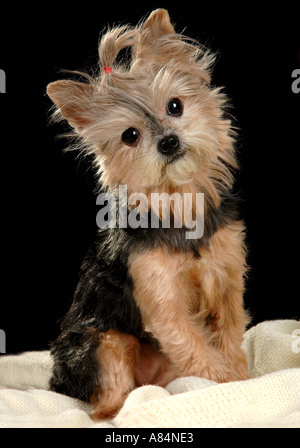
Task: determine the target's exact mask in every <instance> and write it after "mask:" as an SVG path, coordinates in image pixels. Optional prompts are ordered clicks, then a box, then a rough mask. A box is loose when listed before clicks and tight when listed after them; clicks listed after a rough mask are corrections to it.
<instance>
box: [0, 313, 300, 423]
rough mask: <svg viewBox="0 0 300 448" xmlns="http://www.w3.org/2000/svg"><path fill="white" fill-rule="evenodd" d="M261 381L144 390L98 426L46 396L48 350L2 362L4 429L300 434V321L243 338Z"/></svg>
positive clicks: (183, 383)
mask: <svg viewBox="0 0 300 448" xmlns="http://www.w3.org/2000/svg"><path fill="white" fill-rule="evenodd" d="M244 349H245V351H246V352H247V354H248V358H249V365H250V369H251V371H252V374H253V375H254V376H255V378H253V379H251V380H248V381H241V382H232V383H226V384H216V383H214V382H213V381H208V380H204V379H201V378H196V377H187V378H180V379H178V380H175V381H172V382H171V383H170V384H169V385H168V386H167V387H166V388H165V389H163V388H161V387H158V386H143V387H141V388H139V389H136V390H134V391H133V392H132V393H131V394H130V395H129V396H128V398H127V400H126V402H125V404H124V406H123V408H122V409H121V411H120V412H119V414H118V415H117V417H116V418H115V419H113V420H110V421H102V422H98V423H95V422H93V421H92V420H91V419H90V417H89V412H90V406H89V405H88V404H86V403H83V402H81V401H78V400H75V399H72V398H70V397H66V396H63V395H59V394H56V393H54V392H50V391H48V390H47V389H48V381H49V377H50V373H51V365H52V362H51V358H50V355H49V352H48V351H44V352H26V353H23V354H21V355H15V356H12V355H10V356H1V357H0V427H34V428H37V427H52V428H53V427H72V428H79V427H81V428H82V427H86V428H88V427H100V428H199V427H206V428H208V427H209V428H211V427H234V428H240V427H252V428H253V427H288V428H291V427H292V428H300V322H299V321H295V320H277V321H267V322H263V323H261V324H258V325H257V326H255V327H253V328H251V329H250V330H248V331H247V332H246V333H245V338H244Z"/></svg>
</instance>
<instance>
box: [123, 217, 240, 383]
mask: <svg viewBox="0 0 300 448" xmlns="http://www.w3.org/2000/svg"><path fill="white" fill-rule="evenodd" d="M242 230H243V227H242V224H241V223H236V224H235V225H234V226H232V227H231V228H230V227H228V228H225V229H222V230H219V231H218V232H217V233H216V234H215V235H214V236H213V237H212V239H211V243H210V246H209V248H208V249H203V250H202V251H201V256H202V257H201V258H200V259H195V258H194V257H193V254H189V255H186V254H182V253H176V252H170V250H167V249H164V248H159V249H155V250H152V251H148V252H143V253H135V254H132V255H131V257H130V260H129V266H130V273H131V275H132V278H133V281H134V297H135V300H136V302H137V304H138V305H139V307H140V309H141V313H142V317H143V320H144V325H145V329H146V330H147V331H149V332H150V333H152V334H153V335H154V337H155V338H157V339H158V340H159V341H160V343H161V345H162V350H163V351H164V353H166V354H167V355H168V357H169V358H170V360H171V362H173V365H174V369H175V371H176V373H177V374H178V375H179V376H184V375H197V376H203V377H206V378H208V379H214V380H216V381H229V380H234V379H235V380H236V379H245V378H248V377H249V374H248V371H247V363H246V357H245V354H244V352H243V351H242V350H241V348H240V346H241V342H242V335H243V332H244V330H245V326H246V323H247V317H246V314H245V312H244V310H243V275H244V272H245V258H244V256H245V254H244V251H243V249H242V247H243V245H242V238H243V235H242ZM208 319H209V321H210V325H209V326H208V325H206V324H207V322H208Z"/></svg>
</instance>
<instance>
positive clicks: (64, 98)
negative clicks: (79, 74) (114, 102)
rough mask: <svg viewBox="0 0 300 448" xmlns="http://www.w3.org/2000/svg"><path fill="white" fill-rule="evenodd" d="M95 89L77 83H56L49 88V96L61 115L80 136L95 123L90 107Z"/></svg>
mask: <svg viewBox="0 0 300 448" xmlns="http://www.w3.org/2000/svg"><path fill="white" fill-rule="evenodd" d="M93 93H94V88H93V86H91V85H90V84H85V83H82V82H76V81H70V80H65V81H56V82H52V83H50V84H49V85H48V87H47V94H48V96H49V97H50V98H51V100H52V101H53V103H54V104H55V105H56V106H57V107H58V109H59V113H60V115H61V116H62V117H63V118H65V119H66V120H67V121H68V123H69V124H70V125H71V126H72V127H73V128H74V129H75V130H76V131H77V132H78V133H79V134H80V132H81V131H82V130H83V129H84V128H85V126H87V125H88V124H90V123H91V122H92V121H93V116H92V109H91V107H90V104H91V101H92V97H93Z"/></svg>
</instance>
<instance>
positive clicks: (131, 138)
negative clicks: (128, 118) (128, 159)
mask: <svg viewBox="0 0 300 448" xmlns="http://www.w3.org/2000/svg"><path fill="white" fill-rule="evenodd" d="M139 139H140V133H139V131H138V130H137V129H135V128H128V129H126V131H124V132H123V134H122V142H123V143H125V145H129V146H135V145H137V143H138V141H139Z"/></svg>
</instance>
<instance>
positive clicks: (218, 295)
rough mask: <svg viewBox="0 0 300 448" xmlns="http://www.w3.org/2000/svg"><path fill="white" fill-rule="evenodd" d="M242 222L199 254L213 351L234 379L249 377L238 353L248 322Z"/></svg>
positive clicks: (218, 234)
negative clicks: (220, 358) (244, 296)
mask: <svg viewBox="0 0 300 448" xmlns="http://www.w3.org/2000/svg"><path fill="white" fill-rule="evenodd" d="M243 230H244V229H243V224H242V223H241V222H236V223H233V224H232V225H230V226H228V227H226V228H223V229H221V230H219V231H218V232H216V233H215V234H214V235H213V237H212V238H211V242H210V245H209V248H208V249H202V251H201V252H200V254H201V258H200V261H199V263H200V266H201V267H200V270H199V278H200V285H201V300H202V301H204V302H205V304H206V307H207V310H208V314H209V320H210V328H211V330H212V338H213V343H214V345H215V347H216V348H217V349H219V350H221V352H222V353H223V356H224V359H225V361H226V363H227V364H228V366H229V367H230V368H231V369H232V371H233V374H234V376H236V379H246V378H249V377H250V374H249V371H248V367H247V360H246V354H245V353H244V351H243V350H242V349H241V344H242V341H243V334H244V331H245V328H246V325H247V323H248V322H249V319H248V316H247V313H246V312H245V310H244V307H243V293H244V275H245V271H246V262H245V255H246V250H245V247H244V242H243V239H244V237H243Z"/></svg>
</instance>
